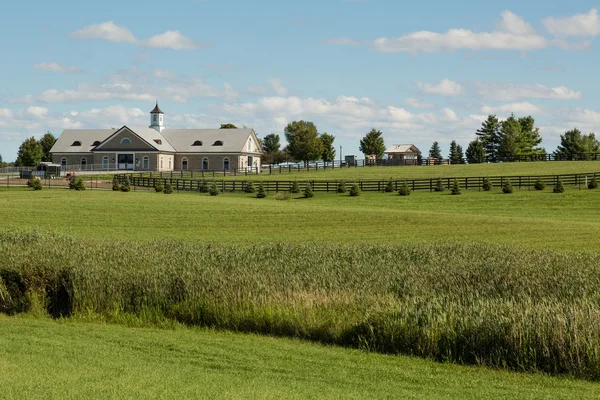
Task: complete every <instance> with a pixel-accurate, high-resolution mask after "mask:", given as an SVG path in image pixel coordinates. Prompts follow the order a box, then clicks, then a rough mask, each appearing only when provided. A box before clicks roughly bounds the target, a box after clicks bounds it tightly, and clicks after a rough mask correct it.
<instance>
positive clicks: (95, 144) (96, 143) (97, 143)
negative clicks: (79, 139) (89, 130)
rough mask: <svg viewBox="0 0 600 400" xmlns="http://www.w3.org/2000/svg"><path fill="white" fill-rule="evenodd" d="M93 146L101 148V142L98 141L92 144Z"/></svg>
mask: <svg viewBox="0 0 600 400" xmlns="http://www.w3.org/2000/svg"><path fill="white" fill-rule="evenodd" d="M92 146H94V147H96V146H100V141H99V140H96V141H95V142H94V143H92Z"/></svg>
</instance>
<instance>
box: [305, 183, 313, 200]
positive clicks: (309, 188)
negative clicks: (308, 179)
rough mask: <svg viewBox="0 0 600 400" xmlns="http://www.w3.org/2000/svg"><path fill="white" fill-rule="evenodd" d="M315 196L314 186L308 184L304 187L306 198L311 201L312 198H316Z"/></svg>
mask: <svg viewBox="0 0 600 400" xmlns="http://www.w3.org/2000/svg"><path fill="white" fill-rule="evenodd" d="M314 195H315V193H314V192H313V190H312V186H310V183H307V184H306V186H305V187H304V198H305V199H310V198H311V197H314Z"/></svg>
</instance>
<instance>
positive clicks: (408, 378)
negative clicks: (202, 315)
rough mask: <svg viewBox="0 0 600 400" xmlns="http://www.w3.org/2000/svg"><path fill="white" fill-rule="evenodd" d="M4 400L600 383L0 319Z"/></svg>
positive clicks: (482, 389) (202, 334)
mask: <svg viewBox="0 0 600 400" xmlns="http://www.w3.org/2000/svg"><path fill="white" fill-rule="evenodd" d="M0 387H1V388H2V390H0V398H2V399H4V398H6V399H15V398H22V399H35V398H60V399H64V398H85V399H106V398H111V399H130V398H164V399H169V398H172V399H181V398H210V399H215V398H227V399H236V398H244V399H246V398H265V399H266V398H269V399H273V398H285V399H290V398H291V399H296V398H297V399H316V398H319V399H324V398H325V399H326V398H332V399H339V398H344V399H365V398H369V399H377V398H391V397H392V398H410V399H439V398H447V399H461V400H463V399H482V398H493V399H550V398H551V399H573V398H575V399H582V400H583V399H596V398H597V396H598V387H597V383H593V382H585V381H576V380H570V379H560V378H551V377H545V376H542V375H539V374H538V375H529V374H516V373H508V372H503V371H492V370H487V369H481V368H473V367H460V366H455V365H450V364H435V363H431V362H428V361H422V360H418V359H414V358H407V357H395V356H384V355H379V354H373V353H365V352H359V351H352V350H346V349H340V348H334V347H323V346H319V345H315V344H310V343H302V342H298V341H291V340H282V339H273V338H268V337H259V336H254V335H239V334H231V333H223V332H212V331H208V330H198V329H193V330H192V329H181V328H176V329H174V330H157V329H139V328H127V327H120V326H115V325H101V324H98V323H81V322H65V321H62V322H59V323H57V322H52V321H48V320H44V319H33V318H21V317H3V316H2V315H1V314H0Z"/></svg>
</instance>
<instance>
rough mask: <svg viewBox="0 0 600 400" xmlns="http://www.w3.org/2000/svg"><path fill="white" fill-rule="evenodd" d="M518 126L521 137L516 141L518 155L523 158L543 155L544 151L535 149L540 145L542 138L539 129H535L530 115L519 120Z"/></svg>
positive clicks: (538, 148)
mask: <svg viewBox="0 0 600 400" xmlns="http://www.w3.org/2000/svg"><path fill="white" fill-rule="evenodd" d="M519 124H520V125H521V135H520V137H519V140H518V154H519V155H525V156H528V155H533V154H544V153H545V152H546V151H545V150H544V149H542V148H540V147H537V146H538V145H539V144H540V143H542V137H541V136H540V128H536V127H535V119H534V118H533V117H532V116H531V115H530V116H527V117H523V118H519Z"/></svg>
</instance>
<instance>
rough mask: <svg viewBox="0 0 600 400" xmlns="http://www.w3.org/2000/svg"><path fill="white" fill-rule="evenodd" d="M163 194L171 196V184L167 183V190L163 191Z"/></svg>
mask: <svg viewBox="0 0 600 400" xmlns="http://www.w3.org/2000/svg"><path fill="white" fill-rule="evenodd" d="M163 193H164V194H171V193H173V186H171V184H170V183H167V184H166V185H165V189H164V190H163Z"/></svg>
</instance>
